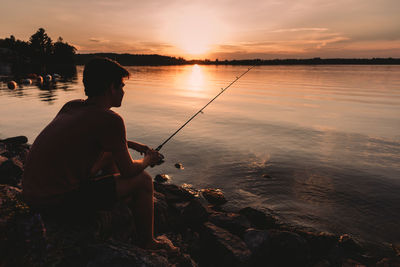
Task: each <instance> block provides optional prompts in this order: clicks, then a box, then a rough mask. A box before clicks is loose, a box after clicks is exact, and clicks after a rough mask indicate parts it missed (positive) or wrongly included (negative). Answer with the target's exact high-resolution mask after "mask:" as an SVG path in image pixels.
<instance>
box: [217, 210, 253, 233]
mask: <svg viewBox="0 0 400 267" xmlns="http://www.w3.org/2000/svg"><path fill="white" fill-rule="evenodd" d="M209 221H210V222H212V223H213V224H215V225H217V226H219V227H222V228H224V229H226V230H228V231H229V232H231V233H232V234H234V235H237V236H240V237H242V236H243V234H244V232H245V231H246V229H248V228H250V222H249V220H248V219H247V218H246V217H245V216H243V215H241V214H238V213H233V212H213V213H211V214H210V217H209Z"/></svg>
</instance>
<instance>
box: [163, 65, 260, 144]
mask: <svg viewBox="0 0 400 267" xmlns="http://www.w3.org/2000/svg"><path fill="white" fill-rule="evenodd" d="M255 66H256V65H254V66H252V67H250V68H249V69H248V70H246V71H245V72H243V73H242V74H241V75H240V76H237V77H236V79H235V80H233V81H232V82H231V83H230V84H229V85H228V86H226V87H225V88H223V89H222V90H221V92H219V93H218V94H217V95H216V96H215V97H214V98H213V99H211V100H210V101H209V102H208V103H207V104H206V105H205V106H204V107H202V108H201V109H200V110H199V111H197V112H196V113H195V114H194V115H193V116H192V117H191V118H190V119H189V120H187V121H186V122H185V123H184V124H183V125H182V126H181V127H180V128H179V129H178V130H176V131H175V132H174V133H173V134H172V135H171V136H170V137H168V138H167V139H166V140H165V141H164V142H163V143H162V144H161V145H159V146H158V147H157V148H156V150H157V151H160V150H161V148H162V147H163V146H164V145H165V144H166V143H167V142H168V141H169V140H170V139H171V138H172V137H174V136H175V135H176V134H177V133H178V132H179V131H180V130H182V129H183V128H184V127H185V126H186V125H187V124H188V123H189V122H190V121H191V120H193V119H194V118H195V117H196V116H197V115H199V114H200V113H203V109H205V108H206V107H207V106H208V105H210V104H211V102H213V101H214V100H215V99H217V97H219V96H220V95H221V94H222V93H223V92H225V91H226V90H227V89H228V88H229V87H231V86H232V85H233V84H234V83H235V82H237V81H238V80H239V79H240V78H242V77H243V76H244V75H245V74H246V73H248V72H249V71H250V70H251V69H252V68H254V67H255Z"/></svg>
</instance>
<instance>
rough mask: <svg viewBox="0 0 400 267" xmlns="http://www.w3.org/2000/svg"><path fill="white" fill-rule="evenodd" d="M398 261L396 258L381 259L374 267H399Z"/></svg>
mask: <svg viewBox="0 0 400 267" xmlns="http://www.w3.org/2000/svg"><path fill="white" fill-rule="evenodd" d="M399 266H400V259H399V257H397V258H394V257H393V258H383V259H381V260H380V261H379V262H378V263H377V264H376V267H399Z"/></svg>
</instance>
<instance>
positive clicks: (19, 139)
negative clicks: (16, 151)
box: [0, 135, 28, 145]
mask: <svg viewBox="0 0 400 267" xmlns="http://www.w3.org/2000/svg"><path fill="white" fill-rule="evenodd" d="M0 142H2V143H5V144H7V145H22V144H26V143H27V142H28V138H27V137H26V136H23V135H20V136H15V137H10V138H6V139H3V140H0Z"/></svg>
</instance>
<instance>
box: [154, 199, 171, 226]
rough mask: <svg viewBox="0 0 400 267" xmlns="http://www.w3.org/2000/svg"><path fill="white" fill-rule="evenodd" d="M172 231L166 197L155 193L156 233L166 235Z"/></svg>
mask: <svg viewBox="0 0 400 267" xmlns="http://www.w3.org/2000/svg"><path fill="white" fill-rule="evenodd" d="M170 230H171V227H170V220H169V211H168V204H167V201H166V199H165V196H164V194H161V193H159V192H157V191H154V232H155V233H164V232H168V231H170Z"/></svg>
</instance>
